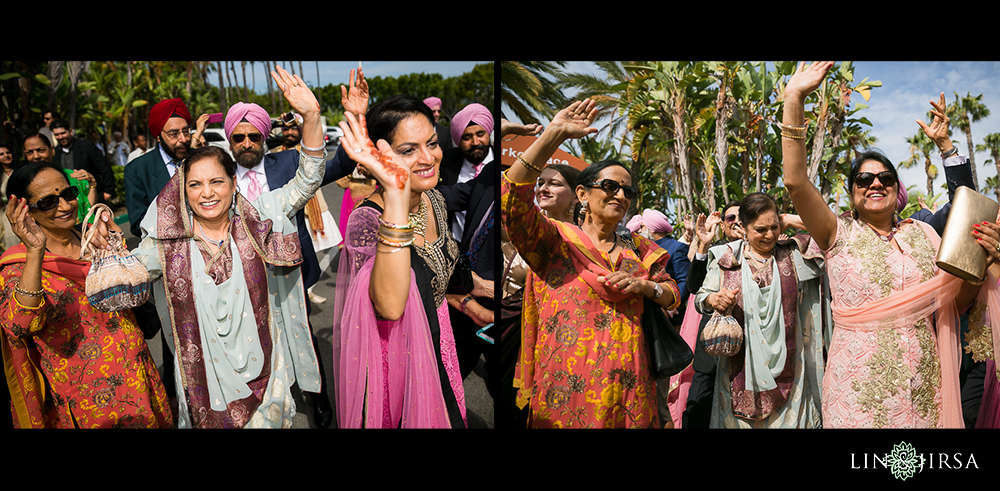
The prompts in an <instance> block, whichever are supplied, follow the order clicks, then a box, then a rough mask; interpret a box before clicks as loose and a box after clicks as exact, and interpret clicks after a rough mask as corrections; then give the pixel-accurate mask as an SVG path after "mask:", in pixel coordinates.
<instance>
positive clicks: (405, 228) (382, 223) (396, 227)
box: [378, 217, 413, 230]
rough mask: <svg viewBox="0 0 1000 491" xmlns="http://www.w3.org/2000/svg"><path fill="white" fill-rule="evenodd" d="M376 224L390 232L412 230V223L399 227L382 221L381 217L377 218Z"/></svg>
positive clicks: (396, 224)
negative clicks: (390, 230)
mask: <svg viewBox="0 0 1000 491" xmlns="http://www.w3.org/2000/svg"><path fill="white" fill-rule="evenodd" d="M378 224H379V225H381V226H383V227H385V228H387V229H392V230H413V222H412V221H409V222H406V224H405V225H400V224H398V223H389V222H387V221H385V220H383V219H382V217H378Z"/></svg>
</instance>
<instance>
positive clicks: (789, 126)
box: [778, 123, 809, 131]
mask: <svg viewBox="0 0 1000 491" xmlns="http://www.w3.org/2000/svg"><path fill="white" fill-rule="evenodd" d="M778 127H779V128H781V129H783V130H801V131H805V130H807V129H809V125H807V124H803V125H796V124H785V123H778Z"/></svg>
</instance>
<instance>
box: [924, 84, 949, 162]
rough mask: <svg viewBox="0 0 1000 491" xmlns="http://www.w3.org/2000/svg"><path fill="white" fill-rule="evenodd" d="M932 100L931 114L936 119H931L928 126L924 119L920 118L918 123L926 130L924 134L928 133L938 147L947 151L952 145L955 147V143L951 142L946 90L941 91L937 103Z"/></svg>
mask: <svg viewBox="0 0 1000 491" xmlns="http://www.w3.org/2000/svg"><path fill="white" fill-rule="evenodd" d="M930 102H931V107H933V109H931V115H933V116H934V119H933V120H932V121H931V124H930V126H928V125H927V123H924V122H923V120H920V119H918V120H917V124H918V125H920V128H921V129H923V130H924V134H925V135H927V137H928V138H930V139H931V140H934V143H935V144H936V145H937V146H938V148H939V149H940V150H941V151H942V152H946V151H948V150H951V147H953V146H954V145H952V143H951V136H950V135H949V130H948V123H949V122H950V121H951V120H950V119H948V116H947V115H946V107H947V106H946V103H945V99H944V92H942V93H941V98H940V99H939V100H938V102H936V103H935V102H934V101H930Z"/></svg>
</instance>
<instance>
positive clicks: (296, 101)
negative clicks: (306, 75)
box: [271, 66, 319, 118]
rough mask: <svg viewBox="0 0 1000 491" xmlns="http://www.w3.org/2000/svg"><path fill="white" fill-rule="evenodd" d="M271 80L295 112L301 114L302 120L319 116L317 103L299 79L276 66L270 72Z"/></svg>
mask: <svg viewBox="0 0 1000 491" xmlns="http://www.w3.org/2000/svg"><path fill="white" fill-rule="evenodd" d="M271 78H273V79H274V82H275V83H276V84H278V88H280V89H281V92H282V94H284V96H285V99H286V100H287V101H288V104H289V105H291V106H292V109H293V110H295V112H297V113H299V114H301V115H302V116H303V118H305V117H306V116H307V115H315V116H318V115H319V101H317V100H316V95H315V94H313V91H312V90H311V89H310V88H309V87H308V86H307V85H306V83H305V82H303V81H302V78H301V77H299V76H298V75H292V74H290V73H288V72H287V71H286V70H285V69H284V68H281V67H280V66H278V67H275V69H274V70H271Z"/></svg>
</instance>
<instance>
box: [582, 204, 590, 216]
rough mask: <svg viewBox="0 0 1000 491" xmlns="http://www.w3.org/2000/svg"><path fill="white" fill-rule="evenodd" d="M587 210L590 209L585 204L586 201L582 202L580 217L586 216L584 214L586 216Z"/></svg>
mask: <svg viewBox="0 0 1000 491" xmlns="http://www.w3.org/2000/svg"><path fill="white" fill-rule="evenodd" d="M589 210H590V209H589V208H588V207H587V202H586V201H584V202H583V207H582V208H580V215H581V216H583V215H586V214H587V212H588V211H589Z"/></svg>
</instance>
